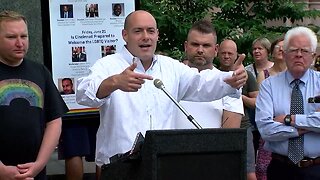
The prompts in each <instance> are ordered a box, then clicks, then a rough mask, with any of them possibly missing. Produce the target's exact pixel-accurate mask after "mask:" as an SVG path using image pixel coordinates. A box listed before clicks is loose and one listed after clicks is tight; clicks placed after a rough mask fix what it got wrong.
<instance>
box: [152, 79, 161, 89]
mask: <svg viewBox="0 0 320 180" xmlns="http://www.w3.org/2000/svg"><path fill="white" fill-rule="evenodd" d="M153 84H154V86H156V88H158V89H162V86H163V83H162V81H161V80H160V79H155V80H154V81H153Z"/></svg>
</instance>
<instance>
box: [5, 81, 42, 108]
mask: <svg viewBox="0 0 320 180" xmlns="http://www.w3.org/2000/svg"><path fill="white" fill-rule="evenodd" d="M16 98H23V99H25V100H27V101H28V102H29V104H30V106H34V107H39V108H43V92H42V90H41V88H40V87H39V86H38V85H37V84H35V83H34V82H32V81H28V80H22V79H6V80H2V81H0V105H7V106H9V105H10V102H11V101H12V100H14V99H16Z"/></svg>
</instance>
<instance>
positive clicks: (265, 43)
mask: <svg viewBox="0 0 320 180" xmlns="http://www.w3.org/2000/svg"><path fill="white" fill-rule="evenodd" d="M258 42H259V43H260V44H261V45H262V47H264V48H265V49H266V50H267V51H268V53H270V47H271V43H270V41H269V39H267V38H265V37H263V38H257V39H255V40H254V41H253V42H252V47H253V45H254V44H256V43H258Z"/></svg>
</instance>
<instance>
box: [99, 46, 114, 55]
mask: <svg viewBox="0 0 320 180" xmlns="http://www.w3.org/2000/svg"><path fill="white" fill-rule="evenodd" d="M114 53H116V45H108V46H101V57H105V56H107V55H110V54H114Z"/></svg>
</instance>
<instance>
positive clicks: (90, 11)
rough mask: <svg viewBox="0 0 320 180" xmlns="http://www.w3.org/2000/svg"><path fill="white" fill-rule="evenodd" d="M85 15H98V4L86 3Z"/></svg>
mask: <svg viewBox="0 0 320 180" xmlns="http://www.w3.org/2000/svg"><path fill="white" fill-rule="evenodd" d="M86 17H89V18H91V17H99V8H98V4H86Z"/></svg>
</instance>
